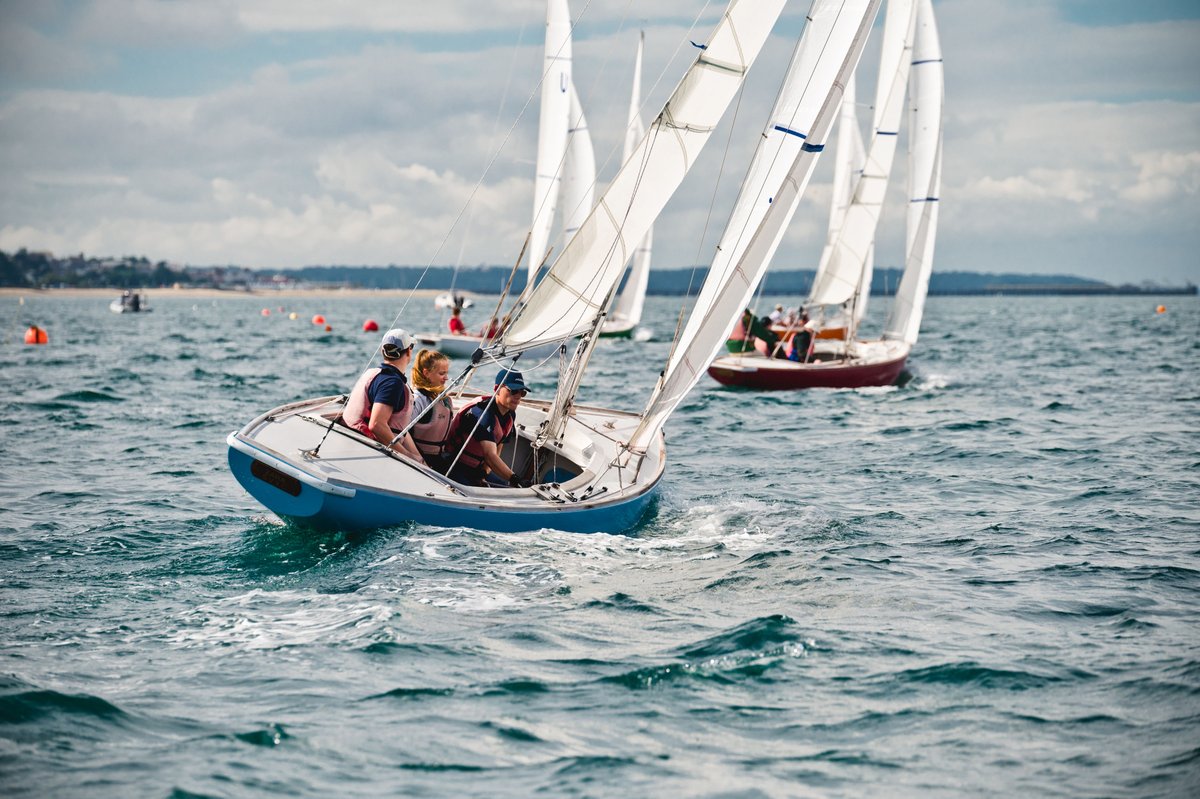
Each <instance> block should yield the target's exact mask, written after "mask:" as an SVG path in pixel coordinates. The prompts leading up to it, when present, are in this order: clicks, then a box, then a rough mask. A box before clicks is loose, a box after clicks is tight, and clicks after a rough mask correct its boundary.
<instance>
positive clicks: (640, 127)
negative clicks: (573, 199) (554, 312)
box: [609, 33, 654, 325]
mask: <svg viewBox="0 0 1200 799" xmlns="http://www.w3.org/2000/svg"><path fill="white" fill-rule="evenodd" d="M645 41H646V34H645V33H643V34H642V35H641V37H640V38H639V39H638V48H637V57H636V58H635V59H634V61H633V92H632V93H631V94H630V96H629V122H628V124H627V125H626V127H625V150H624V153H623V154H622V156H621V160H622V161H628V160H629V156H631V155H632V154H633V151H634V148H636V147H637V145H638V142H640V141H641V140H642V136H644V135H645V133H646V126H645V124H643V123H642V114H641V108H642V48H643V46H644V44H645ZM653 236H654V228H650V230H647V231H646V236H645V238H643V239H642V243H641V244H640V245H638V248H637V249H636V250H634V253H633V261H632V262H631V264H630V266H629V277H628V278H627V279H626V280H625V287H624V289H622V290H621V293H620V294H618V295H617V299H616V301H615V302H614V303H613V309H612V313H611V315H610V317H609V318H610V319H612V320H614V321H619V322H621V323H622V324H624V325H636V324H637V323H638V322H640V321H642V308H643V307H644V306H645V304H646V286H647V284H648V283H649V282H650V249H651V244H652V239H653Z"/></svg>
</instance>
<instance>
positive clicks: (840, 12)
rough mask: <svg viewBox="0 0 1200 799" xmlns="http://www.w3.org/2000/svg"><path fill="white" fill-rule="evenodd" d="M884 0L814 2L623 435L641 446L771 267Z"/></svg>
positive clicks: (699, 370)
mask: <svg viewBox="0 0 1200 799" xmlns="http://www.w3.org/2000/svg"><path fill="white" fill-rule="evenodd" d="M881 2H882V0H816V2H814V3H813V7H812V11H811V12H810V14H809V22H808V24H807V26H806V27H805V29H804V34H803V35H802V37H801V40H800V45H799V47H798V48H797V50H796V53H795V55H794V56H793V59H792V64H791V66H790V67H789V70H788V75H787V78H786V79H785V81H784V85H783V88H782V89H781V90H780V94H779V97H778V99H777V101H776V105H775V109H774V110H773V112H772V114H771V117H770V120H769V121H768V123H767V126H766V130H765V131H764V133H763V137H762V139H761V140H760V141H759V145H758V149H757V150H756V151H755V154H754V159H753V161H752V163H751V165H750V170H749V172H748V173H747V175H746V178H745V180H744V181H743V182H742V188H741V190H740V192H739V194H738V200H737V203H736V205H735V207H734V211H733V215H732V216H731V218H730V221H729V223H728V224H727V225H726V228H725V232H724V233H723V234H722V236H721V243H720V244H719V245H718V249H717V254H716V256H715V257H714V260H713V264H712V266H710V267H709V272H708V277H707V278H706V279H705V282H704V286H703V287H702V288H701V290H700V296H699V297H698V298H697V300H696V305H695V307H694V308H693V310H692V313H691V316H690V317H689V318H688V323H687V326H686V327H685V329H684V332H683V335H682V336H681V337H680V340H679V342H678V344H677V345H676V348H675V350H674V352H673V353H672V355H671V358H670V360H669V361H668V363H667V368H666V370H665V371H664V373H663V377H662V378H661V379H660V380H659V385H658V386H657V388H656V390H655V392H654V394H653V395H652V396H651V398H650V402H649V404H648V405H647V407H646V411H645V418H644V420H643V421H642V425H641V427H639V429H638V431H637V433H636V434H635V435H634V437H633V439H632V440H631V441H630V447H631V448H632V449H635V450H640V449H644V448H645V447H646V446H647V444H648V443H649V442H650V441H651V440H652V439H653V438H654V436H655V435H656V433H657V432H658V429H659V428H660V427H661V426H662V424H663V423H664V422H665V421H666V419H667V417H668V416H669V415H670V413H671V412H672V411H673V410H674V409H675V407H676V406H677V405H678V404H679V402H680V401H681V400H682V399H683V397H684V396H685V395H686V394H687V392H688V391H689V390H690V389H691V388H692V386H694V385H695V384H696V381H697V380H698V379H699V377H700V375H701V374H703V373H704V370H705V369H706V368H707V367H708V364H709V362H710V361H711V360H712V358H713V356H714V355H715V354H716V353H717V350H718V349H719V348H720V346H721V344H722V342H724V340H725V337H726V335H727V334H728V332H729V326H730V324H732V322H733V320H734V319H735V318H736V317H737V315H738V313H739V312H740V311H741V309H742V308H744V307H745V306H746V303H747V302H748V301H749V299H750V296H751V295H752V294H753V292H754V289H755V286H757V285H758V282H759V281H760V280H761V279H762V276H763V273H764V272H765V271H766V269H767V267H768V266H769V265H770V262H771V258H772V257H773V256H774V254H775V250H776V249H777V248H778V246H779V242H780V240H781V239H782V237H783V233H784V231H785V230H786V229H787V226H788V223H789V222H790V221H791V218H792V215H793V214H794V213H795V211H796V206H797V204H798V203H799V200H800V196H801V195H802V194H803V192H804V189H805V187H806V186H807V185H808V181H809V178H810V177H811V176H812V170H813V167H814V166H815V165H816V160H817V157H818V155H819V154H820V152H821V150H822V149H823V148H824V146H825V140H826V137H827V136H828V134H829V130H830V128H831V126H832V124H833V120H834V118H835V117H836V116H837V113H838V109H839V107H840V104H841V100H842V95H843V92H844V89H845V85H846V82H847V81H848V80H849V78H850V75H852V74H853V72H854V68H855V66H856V65H857V64H858V59H859V57H860V56H861V55H862V50H863V44H864V43H865V42H866V39H867V36H868V34H869V33H870V30H871V25H872V23H873V21H874V19H875V15H876V13H877V12H878V10H879V6H880V3H881Z"/></svg>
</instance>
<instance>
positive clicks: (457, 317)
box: [450, 305, 467, 336]
mask: <svg viewBox="0 0 1200 799" xmlns="http://www.w3.org/2000/svg"><path fill="white" fill-rule="evenodd" d="M450 333H451V335H455V336H465V335H467V326H466V325H464V324H463V320H462V308H459V307H458V306H457V305H455V306H454V310H452V311H451V312H450Z"/></svg>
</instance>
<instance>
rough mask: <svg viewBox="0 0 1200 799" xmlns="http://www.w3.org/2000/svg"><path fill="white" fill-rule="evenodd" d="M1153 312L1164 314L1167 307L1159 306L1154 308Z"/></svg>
mask: <svg viewBox="0 0 1200 799" xmlns="http://www.w3.org/2000/svg"><path fill="white" fill-rule="evenodd" d="M1154 310H1156V311H1157V312H1158V313H1166V312H1167V306H1165V305H1160V306H1158V307H1157V308H1155V309H1154Z"/></svg>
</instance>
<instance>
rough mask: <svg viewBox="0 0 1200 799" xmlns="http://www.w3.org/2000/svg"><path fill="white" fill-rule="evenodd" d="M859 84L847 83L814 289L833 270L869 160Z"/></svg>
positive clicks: (835, 145)
mask: <svg viewBox="0 0 1200 799" xmlns="http://www.w3.org/2000/svg"><path fill="white" fill-rule="evenodd" d="M857 84H858V81H857V80H856V79H855V78H854V76H853V75H851V76H850V80H849V81H847V83H846V93H845V94H844V95H842V112H841V114H839V115H838V121H837V141H836V142H835V144H834V164H833V196H832V198H831V200H830V208H829V227H828V229H827V231H826V234H825V247H824V248H823V249H822V250H821V260H820V261H818V262H817V272H816V274H815V275H814V276H813V285H814V286H815V285H817V284H819V283H821V282H822V280H823V278H822V275H824V274H825V271H826V270H827V269H828V268H829V259H830V257H831V256H832V255H833V244H834V242H835V241H837V237H838V233H840V232H841V230H842V222H843V220H845V218H846V209H847V208H849V207H850V197H851V195H852V194H853V193H854V186H855V184H856V183H858V176H859V175H861V174H862V169H863V162H865V161H866V160H867V151H866V148H865V147H864V146H863V138H862V130H860V129H859V127H858V110H857V104H858V96H857V94H858V90H857Z"/></svg>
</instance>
